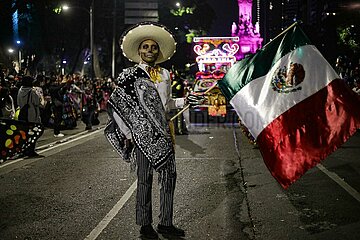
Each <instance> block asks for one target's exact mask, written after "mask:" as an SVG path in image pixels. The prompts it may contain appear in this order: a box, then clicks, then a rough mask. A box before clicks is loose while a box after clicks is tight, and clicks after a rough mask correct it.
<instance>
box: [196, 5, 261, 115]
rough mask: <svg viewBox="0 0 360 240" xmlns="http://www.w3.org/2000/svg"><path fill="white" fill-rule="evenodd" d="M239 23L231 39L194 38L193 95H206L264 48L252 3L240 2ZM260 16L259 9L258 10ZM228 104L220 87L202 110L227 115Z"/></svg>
mask: <svg viewBox="0 0 360 240" xmlns="http://www.w3.org/2000/svg"><path fill="white" fill-rule="evenodd" d="M238 5H239V18H238V23H235V22H234V23H233V24H232V26H231V37H195V38H194V39H193V44H194V47H193V50H194V52H195V53H196V55H197V56H196V63H197V65H198V69H199V71H198V72H197V73H196V75H195V82H194V91H195V92H198V93H204V92H205V91H206V90H208V89H209V88H211V87H213V86H214V85H215V84H216V82H217V81H220V80H221V79H222V78H223V77H224V75H225V74H226V72H227V70H228V69H230V68H231V67H232V65H234V63H235V62H236V61H238V60H241V59H243V58H244V57H246V56H247V55H249V54H253V53H255V52H256V51H257V50H258V49H260V48H261V46H262V41H263V39H262V38H261V36H260V31H259V20H260V19H259V16H258V19H257V21H256V23H255V24H253V19H252V8H253V3H252V0H246V1H244V0H238ZM257 8H258V9H257V10H258V11H257V12H259V6H257ZM227 106H228V104H227V102H226V99H225V97H224V95H223V94H222V93H221V91H220V89H219V88H218V87H214V88H213V89H212V90H211V91H210V92H209V93H208V94H207V101H206V102H205V103H204V104H203V105H202V106H199V107H200V108H201V107H202V108H207V111H208V114H209V116H222V117H224V116H225V115H226V111H227Z"/></svg>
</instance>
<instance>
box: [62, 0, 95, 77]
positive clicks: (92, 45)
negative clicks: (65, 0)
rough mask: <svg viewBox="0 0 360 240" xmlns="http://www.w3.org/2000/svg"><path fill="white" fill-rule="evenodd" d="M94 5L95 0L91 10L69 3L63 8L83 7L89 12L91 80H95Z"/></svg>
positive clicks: (65, 9)
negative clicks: (69, 4) (71, 5)
mask: <svg viewBox="0 0 360 240" xmlns="http://www.w3.org/2000/svg"><path fill="white" fill-rule="evenodd" d="M93 7H94V0H92V2H91V5H90V8H89V10H88V9H86V8H83V7H77V6H73V7H70V6H68V5H63V6H62V7H61V8H62V9H63V10H64V11H67V10H69V9H70V8H78V9H81V10H83V11H85V12H87V13H88V14H89V18H90V19H89V20H90V61H91V64H90V68H91V70H90V76H91V80H94V19H93Z"/></svg>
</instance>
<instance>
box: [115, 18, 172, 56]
mask: <svg viewBox="0 0 360 240" xmlns="http://www.w3.org/2000/svg"><path fill="white" fill-rule="evenodd" d="M149 39H151V40H154V41H155V42H157V43H158V44H159V48H160V53H159V57H158V59H157V60H156V63H162V62H165V61H166V60H168V59H170V58H171V57H172V55H174V53H175V51H176V41H175V38H174V36H173V34H172V33H171V31H170V30H169V29H167V28H166V27H165V26H164V25H162V24H159V23H156V22H142V23H138V24H136V25H134V26H132V27H130V28H129V29H127V30H126V31H125V32H124V33H123V34H122V36H121V37H120V47H121V50H122V52H123V54H124V56H125V57H126V58H127V59H129V60H130V61H133V62H136V63H139V62H140V61H141V57H140V56H139V53H138V49H139V46H140V44H141V43H142V42H143V41H145V40H149Z"/></svg>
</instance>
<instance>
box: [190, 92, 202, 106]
mask: <svg viewBox="0 0 360 240" xmlns="http://www.w3.org/2000/svg"><path fill="white" fill-rule="evenodd" d="M186 100H187V103H188V104H190V106H191V107H194V106H197V105H201V104H203V103H204V102H205V97H204V95H197V94H194V93H190V94H189V95H188V96H187V98H186Z"/></svg>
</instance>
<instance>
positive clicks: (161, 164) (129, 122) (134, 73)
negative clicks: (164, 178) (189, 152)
mask: <svg viewBox="0 0 360 240" xmlns="http://www.w3.org/2000/svg"><path fill="white" fill-rule="evenodd" d="M117 85H118V87H117V88H116V89H115V90H114V92H113V93H112V95H111V96H110V99H109V100H108V115H109V122H108V124H107V126H106V128H105V130H104V132H105V136H106V138H107V139H108V141H109V142H110V144H111V145H112V146H113V147H114V148H115V150H116V151H117V152H118V154H119V155H120V156H121V157H122V158H123V159H124V160H125V161H127V162H130V157H129V154H128V151H127V149H126V147H125V144H124V140H125V139H126V137H125V135H124V134H123V133H122V132H121V130H120V128H119V126H118V125H117V124H116V122H115V120H114V118H113V112H114V111H115V112H116V113H117V114H118V115H119V116H120V117H121V119H122V120H123V122H124V123H125V124H126V126H127V127H128V128H129V129H130V131H131V135H132V138H133V141H134V143H135V146H136V147H137V148H138V149H139V150H140V151H141V152H142V153H143V154H144V155H145V157H146V158H147V159H148V160H149V161H150V163H151V165H152V166H153V168H154V170H155V171H157V172H160V173H162V174H171V172H172V170H170V171H169V170H167V171H166V170H165V169H167V165H170V166H171V165H173V163H174V160H175V152H174V148H173V144H172V141H171V137H170V130H169V124H168V122H167V119H166V115H165V110H164V106H163V104H162V102H161V99H160V96H159V93H158V91H157V89H156V87H155V85H154V83H153V82H152V81H151V80H150V79H149V75H148V74H147V73H146V72H145V71H144V70H143V69H142V68H140V67H138V66H134V67H130V68H127V69H125V70H124V71H123V72H122V73H121V74H120V76H119V78H118V79H117ZM169 163H172V164H169ZM162 170H165V172H167V173H164V171H162Z"/></svg>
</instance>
